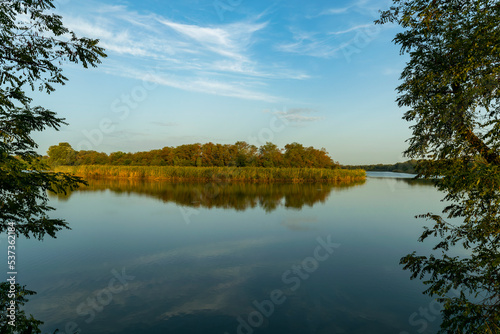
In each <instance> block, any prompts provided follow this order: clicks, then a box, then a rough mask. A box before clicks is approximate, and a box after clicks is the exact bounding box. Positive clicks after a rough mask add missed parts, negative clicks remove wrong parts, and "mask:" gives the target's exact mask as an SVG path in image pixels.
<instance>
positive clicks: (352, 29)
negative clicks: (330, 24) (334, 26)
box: [328, 23, 373, 35]
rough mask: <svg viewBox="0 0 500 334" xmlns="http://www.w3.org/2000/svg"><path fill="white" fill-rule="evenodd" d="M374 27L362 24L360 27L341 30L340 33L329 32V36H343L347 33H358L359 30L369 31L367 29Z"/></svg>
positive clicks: (371, 24) (370, 24)
mask: <svg viewBox="0 0 500 334" xmlns="http://www.w3.org/2000/svg"><path fill="white" fill-rule="evenodd" d="M372 27H373V23H369V24H360V25H357V26H354V27H351V28H349V29H345V30H340V31H332V32H329V33H328V34H329V35H343V34H347V33H350V32H353V31H358V30H361V29H367V28H372Z"/></svg>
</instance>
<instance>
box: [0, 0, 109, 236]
mask: <svg viewBox="0 0 500 334" xmlns="http://www.w3.org/2000/svg"><path fill="white" fill-rule="evenodd" d="M53 8H54V6H53V4H52V1H50V0H37V1H31V0H18V1H0V24H1V25H0V208H1V209H0V229H1V230H2V231H4V230H5V229H6V226H7V223H8V222H11V223H12V222H13V223H15V225H16V231H17V232H18V233H19V234H24V235H25V236H27V237H29V236H35V237H37V238H39V239H41V238H43V236H44V235H45V234H49V235H50V236H52V237H55V233H56V231H58V230H60V229H61V228H63V227H66V226H67V224H66V222H64V221H63V220H60V219H51V218H49V217H48V215H47V212H48V211H50V210H52V208H51V207H50V206H49V205H48V201H47V194H46V192H47V190H63V189H68V188H70V189H71V188H74V187H76V186H77V185H78V183H80V182H81V180H80V179H79V178H75V177H72V176H69V175H65V174H62V173H52V172H48V171H47V170H48V166H46V165H45V164H44V163H43V162H41V161H40V157H39V155H38V154H37V153H36V152H35V149H36V148H37V144H36V142H35V141H34V140H33V138H32V137H31V135H32V133H33V132H35V131H42V130H44V129H46V128H53V129H56V130H57V129H58V128H59V127H60V126H61V125H62V124H65V123H64V120H63V119H62V118H58V117H56V114H55V113H54V112H52V111H50V110H47V109H45V108H43V107H41V106H32V99H31V98H30V97H29V96H28V94H27V91H29V90H35V89H38V90H40V91H42V92H46V93H49V94H50V93H51V92H52V91H54V89H55V85H57V84H64V83H65V82H66V81H67V78H66V77H65V76H64V75H63V72H62V67H61V65H62V64H63V63H66V62H73V63H80V64H82V65H83V67H85V68H87V67H88V66H96V65H97V64H99V63H100V60H99V58H101V57H105V54H104V51H103V49H102V48H100V47H98V46H97V43H98V41H97V40H94V39H88V38H78V37H77V36H75V34H74V33H72V32H71V31H69V30H68V29H67V28H65V27H64V26H63V24H62V18H61V17H60V16H58V15H55V14H54V13H52V9H53Z"/></svg>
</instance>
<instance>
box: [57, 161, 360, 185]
mask: <svg viewBox="0 0 500 334" xmlns="http://www.w3.org/2000/svg"><path fill="white" fill-rule="evenodd" d="M54 170H55V171H56V172H64V173H69V174H73V175H77V176H81V177H84V178H132V179H157V180H171V181H204V182H214V181H215V182H217V181H244V182H263V183H265V182H297V183H298V182H346V183H349V182H355V181H362V180H365V178H366V174H365V171H364V170H362V169H356V170H348V169H321V168H263V167H179V166H106V165H104V166H102V165H99V166H97V165H92V166H59V167H55V169H54Z"/></svg>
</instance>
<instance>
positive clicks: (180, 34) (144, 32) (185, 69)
mask: <svg viewBox="0 0 500 334" xmlns="http://www.w3.org/2000/svg"><path fill="white" fill-rule="evenodd" d="M94 14H95V15H92V16H90V15H86V18H82V17H79V16H74V15H73V16H71V15H63V17H64V18H65V19H64V21H65V24H66V26H68V28H69V29H70V30H73V31H75V32H76V33H77V34H78V35H83V36H88V37H92V38H98V39H99V40H100V44H101V45H102V46H103V47H104V48H105V49H106V51H107V53H108V54H110V55H111V57H109V58H108V59H107V60H106V65H105V66H106V68H107V70H108V72H109V73H112V74H114V75H119V76H126V77H132V78H138V79H140V77H141V76H143V74H144V67H145V66H146V64H147V65H150V66H152V67H155V66H156V68H157V70H156V73H157V74H156V78H155V82H156V83H158V84H160V85H165V86H169V87H175V88H178V89H183V90H188V91H196V92H204V93H208V94H214V95H221V96H231V97H236V98H242V99H252V100H262V101H268V102H270V101H277V100H279V98H278V97H275V96H272V95H270V94H268V93H262V92H260V91H259V90H258V89H260V88H259V87H262V86H266V81H265V80H266V79H269V78H272V79H293V80H304V79H308V78H310V76H309V75H308V74H307V73H305V72H303V71H298V70H295V69H293V68H287V66H286V65H283V64H269V63H263V62H260V61H259V59H257V58H256V57H255V53H254V52H253V50H252V48H253V46H254V45H255V44H256V43H258V42H259V39H258V38H257V36H256V34H257V33H259V32H261V31H263V30H265V29H266V28H267V27H268V22H257V20H260V17H258V19H255V18H254V19H253V20H252V19H246V20H244V21H240V22H235V23H231V24H218V25H205V24H194V23H190V24H186V23H181V22H177V21H174V20H171V19H167V18H165V17H162V16H159V15H157V14H153V13H149V14H142V13H137V12H134V11H129V10H128V9H127V7H124V6H101V7H99V8H96V9H95V11H94Z"/></svg>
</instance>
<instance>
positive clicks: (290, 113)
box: [264, 108, 322, 123]
mask: <svg viewBox="0 0 500 334" xmlns="http://www.w3.org/2000/svg"><path fill="white" fill-rule="evenodd" d="M264 112H271V111H269V110H264ZM315 112H316V111H315V110H313V109H309V108H291V109H285V110H282V111H280V110H278V111H276V110H275V111H272V112H271V113H272V114H273V115H277V116H279V117H280V118H284V119H286V120H287V121H289V122H292V123H306V122H313V121H318V120H321V119H322V117H318V116H309V115H310V114H313V113H315Z"/></svg>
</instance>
